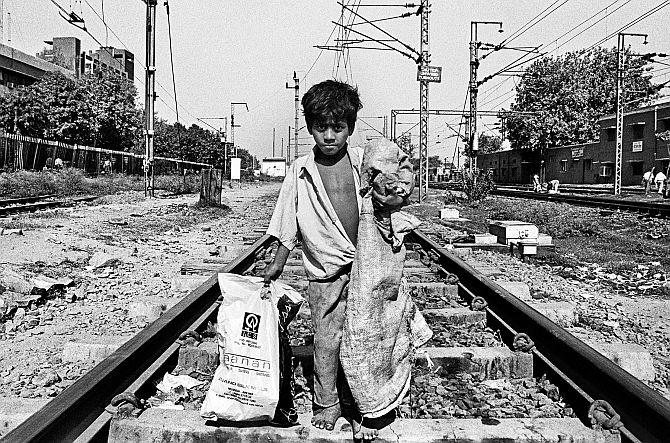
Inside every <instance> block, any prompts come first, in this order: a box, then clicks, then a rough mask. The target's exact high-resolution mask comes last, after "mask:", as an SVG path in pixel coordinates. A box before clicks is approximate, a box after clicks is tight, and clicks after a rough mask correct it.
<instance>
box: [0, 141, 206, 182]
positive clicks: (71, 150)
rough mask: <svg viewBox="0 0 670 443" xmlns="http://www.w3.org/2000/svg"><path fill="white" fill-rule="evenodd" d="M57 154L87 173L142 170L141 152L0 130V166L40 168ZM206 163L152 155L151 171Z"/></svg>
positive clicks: (49, 164) (200, 166)
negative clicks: (102, 147)
mask: <svg viewBox="0 0 670 443" xmlns="http://www.w3.org/2000/svg"><path fill="white" fill-rule="evenodd" d="M57 158H59V159H61V160H62V161H63V165H64V166H71V167H73V168H79V169H83V170H84V171H85V172H86V173H88V174H99V173H101V172H119V173H124V174H131V175H133V174H134V175H140V174H143V173H144V155H141V154H133V153H131V152H122V151H112V150H109V149H100V148H94V147H91V146H82V145H69V144H66V143H63V142H57V141H53V140H44V139H40V138H34V137H26V136H23V135H18V134H10V133H7V132H0V170H8V171H16V170H19V169H33V170H38V171H39V170H42V169H43V168H45V167H52V166H54V164H55V163H56V159H57ZM211 167H212V166H211V165H209V164H207V163H199V162H190V161H184V160H178V159H174V158H165V157H158V156H156V157H154V174H156V175H168V174H181V173H183V172H184V171H185V170H190V171H192V172H199V171H200V170H201V169H204V168H211Z"/></svg>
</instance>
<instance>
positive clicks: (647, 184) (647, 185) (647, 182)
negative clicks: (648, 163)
mask: <svg viewBox="0 0 670 443" xmlns="http://www.w3.org/2000/svg"><path fill="white" fill-rule="evenodd" d="M655 172H656V167H655V166H654V167H653V168H651V169H650V170H648V171H647V172H645V173H644V175H643V176H642V186H644V193H645V194H649V192H650V191H651V184H652V183H653V181H654V178H655V177H654V176H655Z"/></svg>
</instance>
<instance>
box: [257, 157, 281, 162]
mask: <svg viewBox="0 0 670 443" xmlns="http://www.w3.org/2000/svg"><path fill="white" fill-rule="evenodd" d="M262 161H264V162H285V161H286V158H284V157H265V158H264V159H263V160H262Z"/></svg>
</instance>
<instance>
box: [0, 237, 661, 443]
mask: <svg viewBox="0 0 670 443" xmlns="http://www.w3.org/2000/svg"><path fill="white" fill-rule="evenodd" d="M406 244H407V248H408V251H410V252H409V253H408V261H407V262H406V267H405V271H406V276H407V278H408V280H409V281H410V285H411V287H412V291H413V297H414V299H415V301H416V302H417V305H418V306H419V307H420V308H421V309H422V310H423V312H424V314H425V315H426V317H427V319H428V321H429V324H430V325H431V327H432V328H433V330H434V331H435V332H436V334H435V336H434V337H433V339H432V341H431V342H430V343H429V344H428V345H429V348H426V351H425V354H424V353H422V354H421V355H420V356H419V358H418V359H417V362H418V364H417V367H416V368H415V381H416V382H415V384H414V386H413V387H412V389H411V394H410V397H409V398H408V399H407V401H406V402H405V403H404V404H403V405H402V406H401V408H400V409H401V411H404V413H403V415H404V418H402V419H400V420H398V421H397V423H399V424H398V425H397V426H398V427H397V428H395V429H394V430H393V432H394V434H392V435H391V436H390V437H389V438H388V439H385V438H386V437H384V435H385V434H384V433H382V436H381V441H387V440H389V439H390V440H392V441H396V440H400V441H462V440H458V438H459V436H458V435H457V431H455V429H457V428H459V426H460V427H461V428H459V429H461V430H462V429H464V427H467V426H470V427H471V428H472V432H479V434H477V435H479V438H480V440H479V441H481V440H484V439H486V438H489V439H490V438H493V437H495V438H511V440H505V441H515V440H514V437H513V436H511V435H507V434H506V432H509V431H506V429H509V428H510V426H511V427H512V428H513V427H514V425H511V424H510V423H516V424H517V428H519V427H521V428H522V429H526V431H527V432H529V434H527V435H532V436H533V437H535V438H540V434H541V432H540V431H539V430H537V432H536V431H529V430H528V429H531V428H535V429H539V428H542V427H545V428H547V429H549V428H550V426H551V425H552V423H553V424H554V425H557V426H559V429H558V430H554V431H550V432H554V434H553V437H552V438H554V439H555V440H549V441H602V442H615V441H620V440H622V441H642V442H661V441H667V436H668V430H669V429H670V402H668V401H667V400H665V399H664V398H663V397H662V396H660V395H659V394H658V393H657V392H655V391H654V390H652V389H651V388H649V387H648V386H646V385H645V384H644V383H642V382H641V381H639V380H638V379H636V378H635V377H633V376H632V375H630V374H629V373H628V372H626V371H624V370H623V369H621V368H620V367H619V366H617V365H616V364H614V363H612V361H610V360H609V359H607V358H605V357H603V356H602V355H601V354H599V353H598V352H596V351H595V350H593V349H592V348H590V347H589V346H587V345H585V344H584V343H583V342H581V341H579V340H577V339H576V338H575V337H574V336H573V335H571V334H570V333H569V332H568V331H567V330H566V329H564V328H563V327H560V326H558V325H557V324H555V323H553V322H552V321H550V320H549V319H548V318H546V317H545V316H544V315H542V314H541V313H540V312H541V311H542V307H541V306H534V307H531V306H529V305H528V304H526V303H525V302H523V301H522V300H520V299H518V298H516V297H515V296H513V295H512V294H511V293H509V292H507V291H506V290H505V289H503V288H502V287H501V286H499V285H497V284H496V283H494V282H493V281H491V280H489V279H488V278H487V277H485V276H484V275H483V274H481V273H480V272H478V271H477V270H476V269H474V268H472V267H471V266H469V265H468V264H467V263H465V262H464V261H463V260H461V259H460V258H458V257H457V256H455V255H453V254H452V253H450V252H449V251H447V250H445V249H443V248H442V247H441V246H440V245H439V244H438V243H436V242H435V241H434V240H432V239H431V238H430V237H429V236H428V235H426V234H425V233H423V232H420V231H418V230H417V231H414V232H413V233H412V234H410V235H409V236H408V237H407V238H406ZM272 248H273V240H272V238H271V237H269V236H262V237H260V238H259V239H258V240H256V241H255V242H254V243H253V244H252V245H251V246H250V247H249V248H248V249H247V250H246V251H245V252H244V253H243V254H241V255H240V256H238V257H237V258H235V259H234V260H233V261H231V262H229V263H228V264H226V265H223V264H222V263H216V262H214V263H212V262H211V261H210V263H204V264H203V266H200V267H198V266H186V267H185V268H183V272H184V273H187V272H188V273H191V272H193V273H205V274H209V275H210V277H209V278H208V279H207V280H206V281H205V282H204V283H203V284H202V285H200V286H199V287H198V288H197V289H195V290H194V291H193V292H191V293H190V294H189V295H187V296H186V297H185V298H184V299H182V300H181V301H180V302H179V303H178V304H176V305H175V306H174V307H173V308H172V309H170V310H168V311H167V312H165V313H164V314H163V315H162V316H161V317H160V318H159V319H158V320H156V321H155V322H153V323H151V324H150V325H149V326H147V327H146V328H145V329H144V330H142V331H141V332H140V333H139V334H137V335H136V336H134V337H133V338H131V339H130V340H129V341H127V342H126V343H125V344H124V345H122V346H121V347H120V348H119V349H118V350H117V351H115V352H114V353H113V354H112V355H111V356H109V357H108V358H107V359H105V360H104V361H102V362H101V363H100V364H98V365H97V366H95V367H94V368H93V369H92V370H91V371H90V372H88V373H87V374H85V375H84V376H82V377H81V378H80V379H79V380H78V381H77V382H75V383H74V384H73V385H72V386H70V387H69V388H68V389H66V390H65V391H63V392H62V393H61V394H60V395H58V396H57V397H56V398H54V399H53V400H52V401H51V402H50V403H48V404H47V405H46V406H45V407H44V408H42V409H41V410H39V411H38V412H37V413H35V414H34V415H32V416H31V417H30V418H28V419H27V420H26V421H25V422H24V423H22V424H21V425H19V426H18V427H17V428H15V429H14V430H13V431H12V432H11V433H9V434H8V435H7V436H6V441H53V440H64V441H102V440H109V441H122V440H129V439H130V440H134V441H144V440H148V439H152V440H153V441H176V440H179V441H192V440H206V439H214V438H219V439H221V440H222V441H226V438H230V439H233V440H235V441H240V440H242V441H259V439H267V440H268V441H278V440H280V439H284V440H285V441H291V439H292V438H293V439H296V438H298V436H301V437H300V439H303V440H304V439H317V440H318V439H319V438H321V440H319V441H328V439H329V437H327V436H326V434H325V432H322V433H319V432H320V431H318V430H316V429H314V428H310V427H309V425H307V426H305V427H294V428H289V429H286V430H282V429H277V428H270V427H260V428H252V427H246V428H243V429H239V428H238V429H232V428H220V429H219V430H218V431H215V429H216V428H214V427H211V426H205V424H204V420H202V419H199V417H198V413H197V410H190V411H166V410H163V409H157V408H148V409H145V406H146V402H145V400H146V399H149V398H150V397H152V396H153V395H154V394H155V393H156V382H157V381H158V380H160V379H162V377H163V375H164V374H165V373H166V372H168V371H171V370H174V369H175V367H176V366H177V365H178V363H180V362H181V363H183V361H185V360H188V358H186V357H184V353H186V354H188V353H189V352H193V348H195V347H199V346H201V344H200V341H201V340H204V342H207V338H205V339H203V338H202V337H203V336H204V337H206V335H207V333H206V331H207V329H208V323H210V322H214V321H215V319H216V312H217V307H218V303H217V299H218V298H219V295H220V292H219V289H218V283H217V278H216V275H215V274H212V272H213V271H214V270H215V269H217V267H218V268H219V269H218V270H220V271H222V272H233V273H240V274H244V273H259V274H260V273H262V272H263V268H264V266H265V265H266V263H267V262H268V261H269V260H270V259H271V255H272V251H273V249H272ZM212 268H214V269H212ZM284 274H285V279H286V280H287V281H288V282H289V283H290V284H292V285H294V287H296V288H300V289H301V290H304V288H305V286H306V282H305V280H304V271H303V270H302V269H301V267H300V266H299V265H298V261H297V255H296V254H295V253H294V254H293V256H292V260H291V261H290V262H289V263H288V264H287V266H286V267H285V271H284ZM308 319H309V313H308V311H307V312H301V315H299V316H298V318H297V319H296V320H295V321H294V323H296V322H298V323H296V327H295V328H294V335H295V336H293V337H292V341H293V344H294V345H295V347H294V355H295V357H296V360H297V361H299V362H301V365H302V367H303V368H307V369H306V370H305V371H306V372H305V374H307V376H309V374H308V368H309V359H310V354H311V350H310V341H309V338H308V337H306V334H305V329H306V327H302V326H305V325H307V324H308ZM484 321H485V322H486V324H485V325H484ZM300 322H303V324H302V325H301V324H300ZM305 322H307V323H305ZM209 329H210V330H211V327H210V328H209ZM295 331H302V332H301V333H298V332H295ZM193 332H197V334H193ZM194 337H195V339H193V338H194ZM210 344H211V343H210ZM483 344H488V345H491V344H493V347H486V346H483ZM203 352H204V351H203ZM487 353H488V354H489V355H493V357H492V358H489V357H487V356H486V355H487ZM426 354H427V355H428V356H430V357H431V359H427V358H426V357H425V355H426ZM214 355H215V356H217V355H218V353H217V352H216V349H215V350H214ZM431 360H432V362H433V364H435V365H436V366H437V368H438V369H435V368H432V369H429V368H430V366H429V363H428V362H429V361H431ZM439 368H441V369H439ZM201 369H202V368H201ZM454 374H466V375H467V376H465V375H463V376H462V377H460V378H458V380H456V381H458V382H459V383H460V382H464V381H466V382H467V381H468V380H470V381H472V380H475V381H477V380H479V381H482V380H484V379H487V380H488V379H497V380H507V379H509V380H512V383H518V382H519V378H518V377H525V379H526V380H532V379H531V378H529V377H535V381H534V382H533V383H534V384H537V385H538V386H540V385H542V384H543V383H545V382H543V381H542V380H543V379H542V378H540V377H541V376H542V375H543V374H547V376H548V378H549V380H550V382H551V384H550V385H549V386H550V387H551V386H554V387H558V390H554V389H553V388H550V389H549V391H551V392H553V393H554V394H553V395H550V394H549V391H547V390H546V389H545V393H546V394H547V395H544V396H543V397H542V398H543V399H544V398H546V397H547V396H548V395H549V396H550V397H552V399H553V400H554V401H555V402H556V404H560V405H562V406H561V408H562V411H563V414H562V415H566V416H571V415H574V417H576V418H556V419H539V418H528V414H525V415H524V414H517V415H520V416H521V417H519V418H511V417H514V415H515V414H503V416H496V415H495V414H492V413H491V412H490V411H491V410H490V409H486V408H484V407H478V408H472V409H471V411H470V412H471V413H469V414H468V418H469V420H470V421H468V420H467V419H466V420H456V419H454V418H453V417H452V418H450V419H448V420H447V419H440V418H439V414H437V412H436V410H435V408H434V406H435V403H436V402H437V401H438V400H436V399H439V397H440V396H441V397H442V398H444V399H455V398H457V397H458V393H459V392H461V391H462V390H467V389H469V388H468V387H464V386H462V385H454V383H455V382H456V381H455V379H454V378H453V377H454ZM419 380H421V382H420V383H419ZM514 380H516V382H515V381H514ZM533 383H531V384H533ZM545 386H546V384H545ZM559 392H560V397H557V394H558V393H559ZM538 394H539V391H538ZM500 395H503V396H504V395H505V393H504V392H503V393H502V394H500V393H499V394H498V395H497V396H496V398H500ZM463 401H464V402H465V401H468V400H467V399H464V400H463ZM602 401H606V402H607V405H609V406H607V405H605V404H604V403H602ZM563 402H567V405H569V407H568V406H567V405H566V404H565V403H563ZM547 404H548V403H547ZM536 406H538V405H536ZM533 408H534V407H531V409H533ZM561 408H559V409H561ZM487 411H488V412H487ZM127 415H130V417H129V418H124V416H127ZM135 416H139V417H138V418H134V417H135ZM524 417H526V418H524ZM617 417H620V421H619V420H618V419H617ZM422 418H423V419H422ZM425 418H431V420H425ZM161 419H162V420H163V422H161V424H157V425H156V426H155V427H153V428H152V426H151V423H152V422H153V421H158V420H161ZM180 420H184V423H181V424H180ZM194 420H195V422H194ZM524 420H525V421H524ZM591 420H595V423H597V424H598V426H604V427H606V428H607V427H610V428H615V429H618V431H619V433H612V432H610V431H602V430H592V429H590V428H589V427H587V426H586V424H589V423H590V422H591ZM468 423H469V424H468ZM568 424H569V425H568ZM394 426H395V425H394ZM524 427H525V428H524ZM559 433H560V434H563V437H562V438H563V439H562V440H559V439H557V438H556V436H557V435H559ZM452 434H453V435H454V437H453V439H450V437H448V436H449V435H452ZM349 435H350V431H349V432H348V433H346V434H345V433H343V432H340V433H335V434H334V436H333V437H331V438H333V439H335V438H343V436H349ZM541 438H544V437H541ZM245 439H246V440H245ZM571 439H572V440H571ZM390 440H389V441H390ZM468 441H478V440H476V439H474V440H468ZM487 441H498V440H487ZM523 441H540V440H523ZM542 441H545V440H542Z"/></svg>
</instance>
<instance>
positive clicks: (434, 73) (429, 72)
mask: <svg viewBox="0 0 670 443" xmlns="http://www.w3.org/2000/svg"><path fill="white" fill-rule="evenodd" d="M416 80H417V81H427V82H436V83H440V82H441V81H442V66H419V69H418V70H417V72H416Z"/></svg>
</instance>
